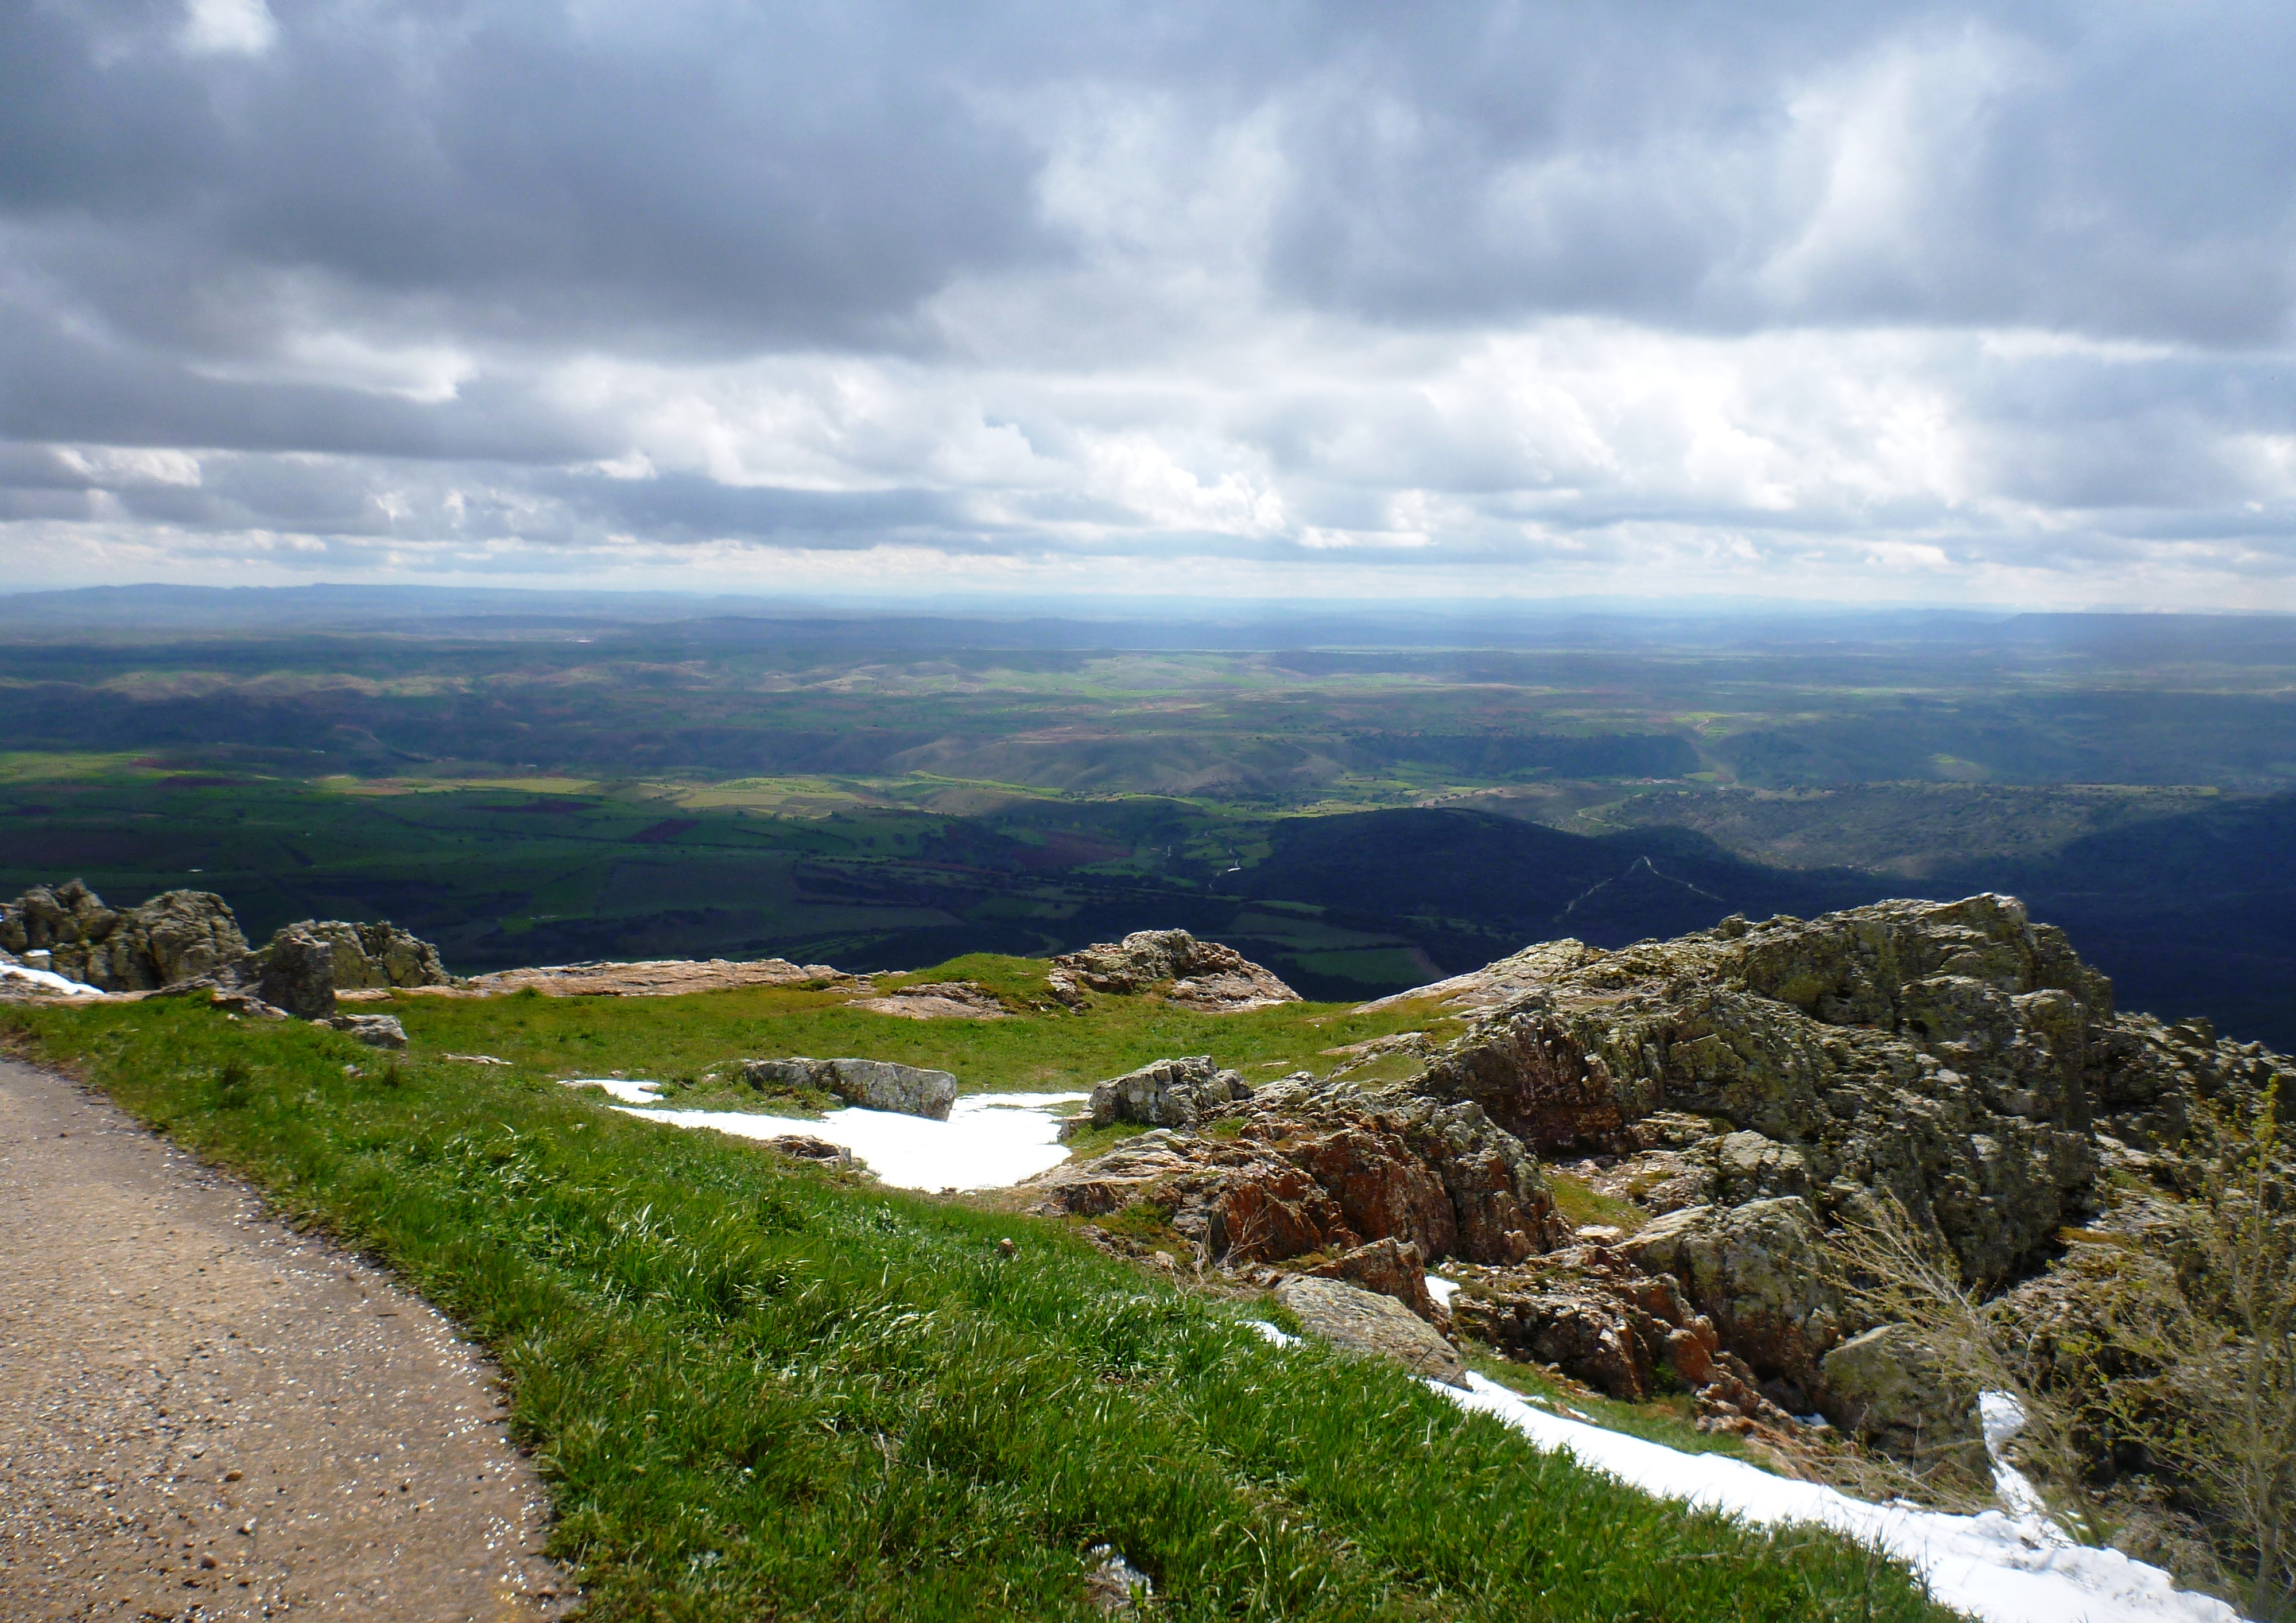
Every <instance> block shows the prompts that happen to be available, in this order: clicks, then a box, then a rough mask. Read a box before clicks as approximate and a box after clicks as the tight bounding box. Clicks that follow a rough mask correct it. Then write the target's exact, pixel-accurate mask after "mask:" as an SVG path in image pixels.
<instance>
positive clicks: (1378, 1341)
mask: <svg viewBox="0 0 2296 1623" xmlns="http://www.w3.org/2000/svg"><path fill="white" fill-rule="evenodd" d="M1275 1299H1276V1300H1277V1301H1279V1302H1281V1303H1283V1306H1284V1307H1288V1308H1290V1309H1291V1310H1292V1313H1293V1314H1294V1315H1296V1316H1298V1318H1299V1320H1300V1328H1301V1329H1303V1330H1305V1331H1306V1332H1308V1334H1309V1335H1312V1336H1314V1337H1316V1339H1317V1340H1324V1341H1329V1342H1330V1343H1331V1344H1332V1345H1333V1346H1334V1347H1337V1348H1343V1349H1344V1350H1346V1351H1349V1352H1355V1353H1364V1354H1367V1355H1370V1356H1372V1357H1382V1358H1391V1359H1393V1360H1394V1361H1395V1362H1396V1363H1398V1364H1400V1365H1403V1367H1404V1368H1406V1369H1407V1370H1409V1371H1410V1372H1411V1373H1413V1374H1415V1375H1423V1376H1426V1377H1428V1378H1430V1379H1431V1380H1436V1381H1443V1382H1445V1383H1446V1384H1447V1385H1450V1386H1457V1387H1464V1386H1465V1385H1466V1384H1467V1366H1466V1365H1464V1364H1463V1363H1461V1362H1460V1361H1459V1354H1458V1349H1457V1348H1454V1347H1453V1346H1452V1345H1451V1344H1450V1343H1449V1342H1448V1341H1446V1340H1444V1339H1443V1338H1442V1337H1441V1336H1439V1335H1438V1334H1436V1333H1435V1331H1434V1330H1433V1328H1432V1327H1431V1326H1430V1325H1429V1324H1428V1323H1427V1321H1426V1320H1424V1319H1423V1318H1421V1317H1420V1316H1418V1315H1417V1314H1415V1313H1414V1312H1412V1311H1411V1309H1410V1308H1408V1307H1405V1306H1404V1305H1403V1304H1402V1303H1401V1302H1398V1301H1397V1300H1396V1299H1394V1298H1393V1297H1391V1296H1382V1295H1380V1294H1379V1293H1378V1292H1376V1291H1365V1290H1362V1289H1359V1288H1358V1287H1357V1286H1355V1285H1350V1284H1347V1283H1342V1282H1341V1281H1339V1280H1336V1279H1312V1278H1306V1277H1302V1276H1299V1275H1294V1276H1293V1277H1292V1278H1290V1279H1286V1280H1284V1281H1283V1282H1282V1283H1279V1284H1278V1285H1277V1286H1276V1287H1275Z"/></svg>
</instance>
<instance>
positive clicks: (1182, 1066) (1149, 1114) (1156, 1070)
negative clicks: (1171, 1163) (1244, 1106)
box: [1092, 1054, 1251, 1127]
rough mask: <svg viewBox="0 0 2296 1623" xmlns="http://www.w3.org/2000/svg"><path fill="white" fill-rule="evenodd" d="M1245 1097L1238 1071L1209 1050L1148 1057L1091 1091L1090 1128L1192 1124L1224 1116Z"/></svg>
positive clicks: (1247, 1092)
mask: <svg viewBox="0 0 2296 1623" xmlns="http://www.w3.org/2000/svg"><path fill="white" fill-rule="evenodd" d="M1249 1098H1251V1084H1250V1083H1248V1082H1246V1081H1245V1080H1244V1079H1243V1077H1242V1073H1240V1072H1237V1071H1233V1070H1219V1069H1218V1067H1216V1066H1215V1065H1213V1063H1212V1062H1211V1056H1210V1054H1195V1055H1192V1056H1190V1057H1188V1058H1185V1059H1178V1060H1153V1061H1151V1062H1149V1063H1147V1064H1145V1065H1143V1066H1142V1067H1141V1068H1140V1069H1139V1070H1133V1071H1127V1072H1126V1073H1125V1074H1124V1075H1123V1076H1120V1077H1113V1078H1110V1079H1109V1080H1108V1081H1105V1082H1103V1083H1101V1084H1100V1085H1099V1086H1096V1087H1095V1088H1094V1089H1093V1090H1092V1120H1093V1125H1094V1126H1095V1127H1110V1126H1112V1125H1114V1124H1115V1123H1117V1122H1119V1121H1136V1122H1139V1123H1140V1124H1141V1125H1143V1126H1144V1127H1194V1126H1195V1125H1196V1124H1197V1123H1198V1122H1199V1121H1205V1120H1210V1119H1213V1118H1215V1117H1218V1116H1225V1115H1227V1114H1228V1113H1229V1112H1230V1111H1231V1109H1232V1108H1233V1107H1234V1105H1235V1104H1237V1103H1238V1102H1242V1101H1243V1100H1245V1099H1249Z"/></svg>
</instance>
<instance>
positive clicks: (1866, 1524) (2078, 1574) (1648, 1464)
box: [1428, 1373, 2240, 1623]
mask: <svg viewBox="0 0 2296 1623" xmlns="http://www.w3.org/2000/svg"><path fill="white" fill-rule="evenodd" d="M1467 1381H1468V1386H1469V1389H1468V1390H1466V1391H1464V1392H1462V1391H1459V1390H1457V1389H1454V1388H1451V1387H1447V1386H1444V1385H1442V1384H1440V1383H1439V1382H1435V1381H1430V1382H1428V1385H1429V1386H1430V1387H1431V1389H1433V1390H1435V1391H1438V1392H1440V1393H1441V1394H1442V1395H1443V1396H1444V1397H1446V1398H1450V1399H1451V1400H1452V1401H1454V1402H1455V1403H1456V1404H1458V1405H1459V1406H1461V1407H1462V1408H1464V1409H1469V1410H1472V1411H1474V1412H1476V1413H1480V1414H1491V1415H1496V1416H1497V1418H1499V1419H1500V1420H1503V1421H1505V1422H1506V1423H1507V1424H1508V1425H1510V1426H1513V1428H1514V1429H1515V1430H1518V1431H1520V1432H1521V1433H1522V1434H1523V1435H1524V1436H1525V1437H1527V1438H1529V1439H1530V1440H1531V1441H1532V1442H1533V1443H1535V1444H1537V1445H1538V1447H1541V1448H1546V1449H1550V1450H1551V1449H1568V1450H1569V1451H1570V1453H1571V1454H1572V1455H1576V1456H1577V1458H1578V1460H1579V1463H1581V1464H1583V1465H1587V1466H1591V1467H1593V1468H1594V1469H1595V1470H1597V1471H1603V1472H1605V1473H1606V1474H1608V1475H1610V1476H1612V1477H1615V1478H1617V1479H1618V1480H1620V1481H1621V1482H1624V1483H1626V1484H1627V1485H1628V1487H1630V1488H1641V1489H1642V1490H1643V1491H1644V1493H1649V1494H1657V1495H1661V1496H1664V1497H1666V1498H1669V1499H1679V1500H1682V1501H1684V1502H1685V1503H1686V1504H1693V1505H1695V1506H1698V1507H1699V1508H1701V1509H1712V1510H1718V1511H1723V1512H1727V1513H1730V1514H1733V1515H1736V1516H1739V1517H1742V1518H1743V1519H1744V1520H1745V1521H1750V1522H1753V1523H1756V1524H1758V1525H1768V1524H1774V1523H1779V1522H1789V1521H1793V1522H1810V1523H1815V1524H1816V1525H1818V1526H1822V1527H1830V1528H1833V1529H1836V1530H1838V1531H1840V1532H1842V1533H1845V1534H1847V1535H1849V1537H1852V1538H1855V1539H1857V1541H1858V1542H1859V1543H1861V1544H1864V1545H1869V1546H1870V1547H1872V1548H1874V1549H1877V1550H1880V1551H1882V1552H1883V1553H1887V1554H1890V1555H1893V1556H1896V1557H1897V1558H1898V1559H1899V1560H1901V1561H1903V1562H1906V1563H1907V1565H1909V1566H1911V1567H1912V1568H1913V1569H1914V1570H1915V1571H1916V1572H1918V1573H1920V1574H1921V1575H1922V1576H1923V1578H1926V1579H1927V1580H1928V1581H1929V1586H1930V1590H1931V1594H1934V1595H1935V1596H1936V1597H1937V1599H1938V1600H1939V1601H1940V1602H1941V1603H1944V1604H1946V1605H1948V1606H1950V1607H1952V1608H1954V1609H1955V1610H1956V1611H1964V1612H1966V1613H1968V1614H1969V1615H1970V1616H1972V1617H1974V1618H1979V1619H1983V1620H1984V1623H2164V1620H2166V1623H2240V1614H2239V1613H2238V1612H2236V1611H2234V1610H2233V1609H2232V1608H2231V1607H2229V1606H2227V1605H2226V1604H2225V1603H2223V1602H2222V1601H2218V1600H2213V1599H2211V1598H2210V1597H2209V1596H2207V1595H2204V1594H2193V1593H2191V1592H2190V1591H2188V1590H2180V1589H2178V1588H2177V1586H2176V1581H2175V1580H2174V1579H2173V1578H2170V1577H2169V1575H2168V1574H2167V1573H2165V1572H2163V1571H2161V1570H2160V1569H2159V1568H2157V1567H2148V1566H2146V1565H2145V1564H2144V1562H2136V1561H2131V1560H2129V1559H2128V1557H2127V1556H2126V1555H2123V1554H2122V1553H2120V1551H2118V1550H2096V1549H2087V1548H2084V1547H2083V1546H2081V1545H2076V1544H2074V1543H2073V1542H2072V1541H2071V1539H2070V1538H2068V1537H2065V1535H2064V1534H2063V1533H2062V1531H2060V1530H2059V1529H2057V1528H2055V1527H2054V1526H2053V1525H2051V1524H2050V1523H2049V1522H2047V1521H2046V1520H2045V1519H2041V1518H2038V1517H2032V1516H2026V1515H2020V1516H2016V1517H2012V1516H2005V1515H2003V1514H2002V1513H2001V1512H1998V1511H1988V1512H1984V1513H1983V1514H1982V1515H1977V1516H1953V1515H1948V1514H1946V1513H1945V1512H1941V1511H1925V1510H1917V1509H1915V1508H1912V1507H1910V1506H1907V1505H1902V1504H1866V1502H1865V1501H1863V1500H1860V1499H1853V1498H1851V1497H1849V1496H1848V1495H1847V1494H1844V1493H1841V1492H1838V1491H1836V1490H1835V1489H1833V1488H1826V1487H1823V1486H1821V1485H1820V1484H1818V1483H1815V1482H1793V1481H1789V1480H1786V1479H1785V1478H1784V1477H1774V1476H1772V1475H1770V1474H1769V1473H1768V1472H1767V1471H1758V1470H1756V1469H1755V1468H1754V1467H1753V1466H1751V1465H1749V1464H1746V1463H1743V1462H1742V1461H1738V1460H1733V1459H1727V1458H1725V1457H1723V1456H1722V1455H1712V1454H1681V1453H1677V1451H1675V1450H1674V1449H1671V1448H1668V1447H1661V1445H1659V1444H1657V1443H1648V1442H1644V1440H1643V1439H1640V1438H1637V1437H1627V1436H1624V1435H1622V1434H1621V1433H1619V1432H1616V1431H1605V1430H1603V1429H1602V1428H1601V1427H1599V1426H1589V1425H1582V1424H1579V1422H1575V1421H1569V1420H1564V1419H1563V1418H1562V1417H1561V1416H1560V1415H1555V1414H1547V1413H1546V1411H1545V1410H1543V1409H1539V1408H1537V1407H1535V1406H1532V1405H1530V1404H1529V1403H1527V1402H1525V1401H1524V1400H1523V1399H1522V1398H1520V1397H1518V1396H1516V1395H1515V1394H1514V1393H1513V1392H1511V1391H1508V1390H1507V1389H1505V1387H1502V1386H1499V1385H1497V1383H1495V1382H1493V1381H1487V1380H1485V1379H1484V1378H1483V1377H1482V1376H1480V1375H1477V1374H1473V1373H1470V1374H1469V1375H1468V1377H1467ZM1987 1418H1988V1422H1989V1425H1988V1430H1991V1423H1990V1422H1991V1417H1990V1416H1988V1417H1987ZM2017 1480H2018V1481H2019V1482H2020V1483H2022V1482H2023V1479H2022V1478H2021V1477H2020V1478H2018V1479H2017ZM2025 1491H2026V1492H2027V1493H2028V1494H2030V1493H2031V1492H2032V1489H2031V1488H2030V1484H2028V1485H2026V1487H2025ZM2034 1503H2035V1504H2038V1496H2036V1497H2035V1500H2034Z"/></svg>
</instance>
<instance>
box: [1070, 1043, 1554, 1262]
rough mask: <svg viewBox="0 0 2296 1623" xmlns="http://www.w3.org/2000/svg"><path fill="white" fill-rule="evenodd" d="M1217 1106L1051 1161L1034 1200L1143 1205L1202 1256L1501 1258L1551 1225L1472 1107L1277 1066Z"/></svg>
mask: <svg viewBox="0 0 2296 1623" xmlns="http://www.w3.org/2000/svg"><path fill="white" fill-rule="evenodd" d="M1228 1108H1229V1110H1230V1111H1231V1112H1232V1113H1233V1117H1234V1119H1235V1127H1234V1135H1233V1136H1227V1135H1225V1132H1224V1134H1223V1135H1218V1136H1215V1135H1210V1134H1199V1133H1195V1132H1193V1131H1190V1130H1187V1129H1185V1128H1182V1129H1174V1128H1169V1127H1160V1128H1157V1129H1154V1130H1152V1131H1151V1132H1148V1133H1145V1134H1143V1135H1141V1136H1140V1137H1138V1138H1136V1139H1132V1140H1129V1141H1128V1142H1127V1143H1123V1144H1119V1146H1117V1147H1116V1148H1115V1149H1114V1150H1111V1151H1110V1152H1108V1153H1107V1154H1105V1155H1103V1156H1100V1157H1098V1158H1096V1159H1095V1160H1089V1161H1085V1162H1081V1163H1078V1162H1070V1163H1068V1164H1065V1165H1063V1166H1060V1167H1056V1168H1053V1169H1052V1170H1051V1171H1050V1172H1047V1173H1046V1174H1044V1175H1042V1176H1041V1177H1040V1178H1039V1179H1038V1181H1037V1182H1038V1187H1039V1189H1040V1190H1041V1193H1040V1194H1039V1196H1038V1199H1037V1210H1039V1211H1043V1212H1046V1213H1052V1214H1056V1215H1064V1216H1078V1217H1100V1216H1104V1215H1106V1214H1108V1213H1111V1212H1115V1211H1120V1210H1122V1209H1125V1208H1127V1207H1129V1206H1133V1205H1137V1204H1148V1205H1152V1206H1155V1207H1158V1208H1160V1209H1163V1210H1165V1211H1166V1212H1168V1213H1169V1222H1170V1224H1171V1225H1172V1227H1173V1228H1175V1229H1177V1231H1178V1232H1179V1233H1180V1234H1184V1235H1185V1236H1186V1237H1187V1238H1188V1240H1189V1241H1190V1242H1193V1244H1194V1245H1195V1246H1196V1247H1197V1249H1198V1250H1199V1251H1200V1253H1201V1255H1202V1256H1203V1257H1204V1258H1206V1259H1207V1260H1209V1261H1213V1262H1228V1263H1232V1264H1242V1263H1250V1262H1262V1261H1270V1260H1277V1259H1281V1258H1290V1257H1297V1256H1300V1255H1302V1254H1303V1253H1306V1252H1310V1251H1315V1252H1322V1253H1325V1254H1336V1253H1339V1252H1344V1251H1351V1250H1355V1249H1356V1248H1357V1247H1359V1246H1362V1245H1365V1244H1366V1243H1368V1242H1373V1241H1376V1240H1386V1239H1393V1240H1396V1241H1398V1242H1406V1243H1408V1244H1410V1245H1413V1246H1415V1247H1416V1248H1417V1249H1418V1251H1419V1254H1420V1256H1421V1257H1422V1258H1441V1257H1452V1256H1458V1257H1466V1258H1472V1259H1475V1260H1479V1261H1491V1262H1512V1261H1516V1260H1519V1259H1521V1258H1524V1257H1528V1256H1529V1255H1531V1254H1532V1253H1534V1252H1536V1251H1538V1250H1544V1249H1545V1248H1546V1245H1547V1244H1549V1243H1550V1242H1551V1241H1552V1240H1553V1239H1554V1237H1555V1236H1556V1235H1557V1234H1558V1233H1559V1232H1560V1231H1561V1228H1562V1225H1561V1224H1560V1222H1559V1219H1557V1218H1556V1217H1554V1205H1553V1202H1552V1201H1551V1200H1550V1199H1549V1197H1548V1195H1547V1193H1546V1187H1545V1185H1544V1184H1543V1183H1542V1182H1541V1181H1540V1178H1539V1176H1538V1168H1537V1166H1536V1165H1535V1163H1534V1162H1533V1161H1532V1160H1531V1159H1530V1157H1529V1155H1528V1154H1526V1153H1525V1152H1524V1150H1523V1146H1522V1145H1521V1143H1520V1142H1518V1141H1517V1140H1516V1139H1515V1138H1514V1137H1513V1135H1510V1134H1508V1133H1505V1131H1503V1130H1501V1129H1499V1128H1498V1127H1495V1126H1494V1125H1493V1124H1492V1123H1491V1122H1490V1121H1489V1120H1488V1119H1487V1118H1486V1117H1485V1116H1484V1114H1483V1112H1482V1111H1481V1109H1480V1107H1478V1106H1476V1105H1474V1104H1472V1103H1453V1104H1439V1103H1438V1102H1435V1101H1432V1100H1429V1099H1424V1098H1420V1097H1417V1096H1415V1095H1413V1094H1406V1093H1401V1092H1398V1091H1395V1090H1388V1091H1385V1092H1374V1091H1370V1090H1366V1089H1364V1088H1359V1087H1357V1086H1353V1085H1350V1084H1347V1083H1333V1084H1323V1085H1317V1084H1315V1083H1313V1082H1312V1081H1308V1080H1302V1079H1299V1078H1292V1079H1287V1080H1286V1081H1283V1082H1279V1083H1273V1084H1270V1085H1268V1086H1264V1087H1261V1088H1259V1090H1258V1091H1256V1092H1255V1093H1253V1094H1252V1095H1251V1097H1250V1098H1249V1099H1247V1100H1242V1101H1239V1102H1234V1103H1233V1104H1231V1105H1230V1106H1229V1107H1228Z"/></svg>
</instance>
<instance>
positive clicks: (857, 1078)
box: [742, 1057, 956, 1121]
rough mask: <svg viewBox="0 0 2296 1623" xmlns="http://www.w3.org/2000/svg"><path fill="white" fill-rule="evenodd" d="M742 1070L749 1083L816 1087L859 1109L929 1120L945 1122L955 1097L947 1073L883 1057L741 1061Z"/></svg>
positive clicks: (954, 1083) (952, 1084) (954, 1081)
mask: <svg viewBox="0 0 2296 1623" xmlns="http://www.w3.org/2000/svg"><path fill="white" fill-rule="evenodd" d="M742 1077H743V1078H744V1079H746V1080H747V1081H748V1082H749V1084H750V1086H752V1087H775V1088H802V1087H812V1088H818V1089H820V1090H821V1091H822V1092H824V1093H828V1094H835V1095H836V1096H837V1097H839V1098H840V1099H842V1100H844V1101H845V1102H847V1103H848V1104H853V1105H858V1106H859V1107H860V1108H861V1109H863V1110H865V1111H897V1112H898V1113H899V1114H901V1115H904V1116H923V1117H926V1118H928V1119H931V1120H934V1121H947V1119H948V1112H949V1107H950V1106H951V1105H953V1104H955V1102H956V1078H955V1077H953V1076H951V1075H950V1074H949V1073H948V1072H947V1071H945V1070H919V1069H918V1068H917V1067H915V1066H914V1065H896V1064H893V1063H892V1062H890V1061H887V1060H809V1059H805V1058H802V1057H799V1058H794V1059H787V1060H745V1061H743V1062H742Z"/></svg>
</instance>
